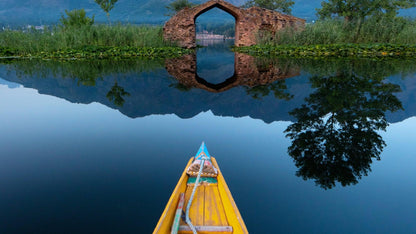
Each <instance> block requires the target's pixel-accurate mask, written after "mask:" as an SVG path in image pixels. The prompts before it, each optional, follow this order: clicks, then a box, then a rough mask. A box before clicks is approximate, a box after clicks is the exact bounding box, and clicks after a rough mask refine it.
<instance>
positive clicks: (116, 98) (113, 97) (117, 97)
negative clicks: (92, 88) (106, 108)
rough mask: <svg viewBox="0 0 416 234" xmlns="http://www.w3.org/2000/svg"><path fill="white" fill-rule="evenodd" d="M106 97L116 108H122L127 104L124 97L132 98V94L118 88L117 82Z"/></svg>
mask: <svg viewBox="0 0 416 234" xmlns="http://www.w3.org/2000/svg"><path fill="white" fill-rule="evenodd" d="M106 96H107V98H108V100H109V101H110V102H113V103H114V104H115V105H116V106H119V107H122V106H123V105H124V102H125V100H124V98H123V96H130V93H128V92H126V91H125V90H124V88H123V87H121V86H118V84H117V81H116V82H115V83H114V85H113V87H112V88H111V89H110V91H108V93H107V95H106Z"/></svg>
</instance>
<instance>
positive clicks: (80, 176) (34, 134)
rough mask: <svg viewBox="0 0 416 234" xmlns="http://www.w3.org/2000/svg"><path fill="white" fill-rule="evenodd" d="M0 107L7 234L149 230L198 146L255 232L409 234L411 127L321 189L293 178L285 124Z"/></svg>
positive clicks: (9, 95)
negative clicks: (345, 183)
mask: <svg viewBox="0 0 416 234" xmlns="http://www.w3.org/2000/svg"><path fill="white" fill-rule="evenodd" d="M0 100H2V101H0V123H2V124H1V125H0V190H1V196H0V207H1V210H2V211H1V212H0V223H1V224H6V232H7V228H11V227H12V226H13V225H16V226H15V227H19V229H17V232H25V231H26V232H28V231H29V230H35V228H36V230H39V232H47V231H49V232H62V231H63V230H65V231H66V232H79V231H80V230H82V231H85V232H88V231H90V232H100V233H104V232H107V233H114V232H128V231H130V232H131V231H132V230H134V231H135V232H138V233H150V232H151V231H152V230H153V228H154V226H155V224H156V222H157V220H158V218H159V216H160V214H161V213H162V210H163V208H164V206H165V204H166V202H167V200H168V198H169V196H170V193H171V192H172V189H173V188H174V186H175V184H176V182H177V179H178V178H179V175H180V173H181V172H182V170H183V168H184V165H185V163H186V161H187V159H188V158H189V157H190V156H191V155H193V154H194V153H195V152H196V150H197V149H198V146H199V145H200V143H201V141H205V142H206V143H207V146H208V149H209V151H210V153H211V154H212V155H213V156H214V157H216V158H217V160H218V162H219V164H220V166H221V170H222V172H223V174H224V176H225V178H226V180H227V183H228V185H229V187H230V190H231V192H232V193H233V196H234V198H235V200H236V203H237V205H238V207H239V209H240V212H241V213H242V215H243V218H244V221H245V222H246V224H247V227H248V229H249V230H250V232H251V233H276V232H283V233H306V232H308V233H357V232H359V233H411V232H412V231H414V230H416V224H415V223H414V220H415V219H416V213H415V212H414V210H416V203H415V202H414V197H416V181H415V180H414V178H416V170H415V165H416V157H415V155H414V151H413V148H412V147H411V146H413V145H415V143H416V139H415V138H414V136H413V135H414V134H413V132H415V130H416V118H409V119H407V120H405V121H402V122H399V123H395V124H391V125H390V126H389V127H388V129H387V132H386V133H382V136H383V138H384V140H385V141H386V143H387V147H386V148H385V150H384V152H383V153H382V154H381V161H375V162H374V163H373V164H372V169H373V171H372V172H370V173H369V175H368V176H367V177H364V178H363V179H362V180H360V181H359V183H358V184H357V185H355V186H350V187H345V188H343V187H340V186H339V185H337V187H336V188H335V189H332V190H328V191H325V190H322V189H320V188H319V187H316V186H315V185H314V183H313V181H303V180H302V179H301V178H298V177H296V176H295V175H294V174H295V172H296V167H295V165H294V163H293V162H292V159H291V158H290V157H289V156H288V155H287V147H288V146H289V144H290V142H289V140H288V139H287V138H285V136H284V133H283V131H284V130H285V128H286V127H287V126H288V125H289V124H290V123H289V122H273V123H271V124H265V123H264V122H263V121H261V120H254V119H251V118H249V117H243V118H231V117H219V116H214V115H213V114H212V113H211V112H204V113H201V114H199V115H197V116H195V117H194V118H190V119H180V118H178V117H176V116H174V115H151V116H147V117H144V118H136V119H130V118H128V117H126V116H124V115H122V114H120V113H118V111H117V110H113V109H110V108H108V107H106V106H103V105H101V104H97V103H92V104H89V105H85V104H72V103H69V102H67V101H65V100H62V99H59V98H56V97H52V96H47V95H39V94H37V91H36V90H33V89H26V88H19V89H13V90H12V89H8V88H6V87H5V86H1V85H0ZM4 100H7V101H4ZM22 223H24V224H25V225H20V224H22ZM25 228H26V229H25ZM80 228H82V229H80ZM13 230H16V229H13ZM272 230H273V231H272Z"/></svg>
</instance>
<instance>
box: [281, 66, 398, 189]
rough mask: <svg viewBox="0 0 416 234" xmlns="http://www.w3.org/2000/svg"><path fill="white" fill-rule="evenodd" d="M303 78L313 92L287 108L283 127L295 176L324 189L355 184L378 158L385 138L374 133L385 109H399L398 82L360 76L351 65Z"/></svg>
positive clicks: (380, 127) (382, 123)
mask: <svg viewBox="0 0 416 234" xmlns="http://www.w3.org/2000/svg"><path fill="white" fill-rule="evenodd" d="M309 81H310V83H311V86H312V87H313V88H314V92H313V93H311V94H310V95H309V97H307V98H306V99H305V101H306V102H305V103H304V104H302V105H301V106H300V107H298V108H295V109H294V110H293V111H291V112H290V114H291V115H292V116H294V117H295V118H296V121H295V122H294V123H293V124H291V125H289V127H288V128H287V129H286V131H285V132H286V133H287V135H286V136H287V137H289V138H290V139H291V140H292V144H291V146H290V147H289V148H288V153H289V155H290V156H291V157H292V158H293V159H294V161H295V164H296V166H297V167H298V171H297V172H296V175H297V176H299V177H302V178H303V179H304V180H307V179H312V180H314V181H315V183H316V184H317V185H319V186H320V187H322V188H324V189H331V188H333V187H334V186H335V185H336V183H337V182H339V183H340V184H341V185H342V186H347V185H352V184H356V183H358V180H359V179H360V178H361V177H362V176H366V175H367V174H368V172H369V171H371V163H372V161H373V160H374V159H376V160H380V153H381V151H382V150H383V148H384V146H385V142H384V140H383V139H382V137H381V136H380V134H379V133H378V131H379V130H385V129H386V127H387V125H388V122H387V120H386V116H385V113H386V111H391V112H394V111H397V110H399V109H401V108H402V103H401V102H400V100H399V99H398V98H397V97H396V96H395V94H396V93H398V92H400V91H401V90H400V86H399V85H397V84H392V83H389V82H386V81H385V80H384V78H383V77H381V76H377V75H376V76H375V75H374V74H373V75H372V76H360V75H358V72H357V71H355V70H354V69H351V67H350V69H345V67H344V69H339V70H336V72H335V74H334V75H329V76H318V75H316V76H312V77H310V78H309Z"/></svg>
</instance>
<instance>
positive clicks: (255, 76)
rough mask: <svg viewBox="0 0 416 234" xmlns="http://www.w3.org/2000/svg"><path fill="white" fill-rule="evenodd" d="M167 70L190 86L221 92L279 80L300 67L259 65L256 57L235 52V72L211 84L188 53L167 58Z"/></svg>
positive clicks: (296, 71) (293, 73) (295, 71)
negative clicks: (217, 82)
mask: <svg viewBox="0 0 416 234" xmlns="http://www.w3.org/2000/svg"><path fill="white" fill-rule="evenodd" d="M165 66H166V70H167V71H168V73H169V74H171V75H172V76H174V77H175V78H176V79H177V80H178V81H179V83H181V84H182V85H184V86H186V87H189V88H191V87H192V88H199V89H204V90H207V91H209V92H213V93H219V92H224V91H227V90H229V89H231V88H234V87H236V86H248V87H254V86H257V85H266V84H269V83H272V82H274V81H277V80H281V79H286V78H289V77H293V76H297V75H299V68H297V67H291V68H281V67H279V66H277V65H269V64H266V66H262V67H260V66H258V64H256V60H255V58H254V57H252V56H250V55H246V54H240V53H236V54H235V60H234V74H233V75H232V76H231V77H229V78H227V79H226V80H225V81H224V82H222V83H219V84H211V83H209V82H207V81H206V80H204V79H203V78H202V77H199V76H198V74H197V67H196V55H195V54H188V55H184V56H182V57H180V58H173V59H167V60H166V61H165Z"/></svg>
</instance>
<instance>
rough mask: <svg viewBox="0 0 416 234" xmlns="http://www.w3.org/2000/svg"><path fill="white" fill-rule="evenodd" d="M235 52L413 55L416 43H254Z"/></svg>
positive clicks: (268, 54)
mask: <svg viewBox="0 0 416 234" xmlns="http://www.w3.org/2000/svg"><path fill="white" fill-rule="evenodd" d="M233 50H234V51H235V52H240V53H245V54H249V55H253V56H257V57H259V56H266V57H267V56H290V57H314V58H315V57H368V58H371V57H378V58H387V57H396V58H400V57H415V56H416V45H398V44H387V43H385V44H377V43H373V44H353V43H345V44H318V45H254V46H247V47H234V48H233Z"/></svg>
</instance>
